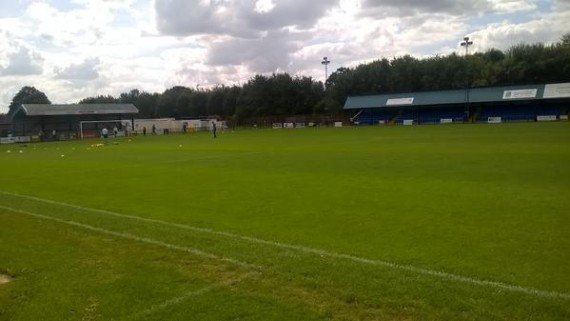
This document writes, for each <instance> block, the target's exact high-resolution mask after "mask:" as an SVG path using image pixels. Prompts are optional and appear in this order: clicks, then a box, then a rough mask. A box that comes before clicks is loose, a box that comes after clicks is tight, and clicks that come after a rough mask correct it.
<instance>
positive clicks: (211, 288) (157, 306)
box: [127, 273, 254, 320]
mask: <svg viewBox="0 0 570 321" xmlns="http://www.w3.org/2000/svg"><path fill="white" fill-rule="evenodd" d="M253 274H254V273H246V274H244V275H242V276H240V277H238V278H236V279H231V280H227V281H224V282H219V283H216V284H212V285H210V286H207V287H204V288H201V289H198V290H194V291H190V292H187V293H185V294H183V295H181V296H179V297H176V298H172V299H170V300H166V301H164V302H162V303H159V304H155V305H152V306H151V307H150V308H148V309H146V310H143V311H140V312H137V313H135V314H133V315H131V316H130V317H128V318H127V320H136V319H139V318H142V317H148V316H150V315H152V314H155V313H157V312H159V311H162V310H164V309H166V308H169V307H171V306H174V305H178V304H180V303H182V302H183V301H186V300H188V299H190V298H193V297H198V296H200V295H203V294H206V293H208V292H211V291H214V290H217V289H220V288H224V287H227V286H231V285H234V284H236V283H240V282H241V281H243V280H245V279H247V278H250V277H252V276H253Z"/></svg>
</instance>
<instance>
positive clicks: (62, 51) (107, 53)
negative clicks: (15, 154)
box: [0, 0, 570, 113]
mask: <svg viewBox="0 0 570 321" xmlns="http://www.w3.org/2000/svg"><path fill="white" fill-rule="evenodd" d="M568 21H570V0H551V1H544V0H471V1H461V0H0V113H2V112H6V111H7V110H8V104H9V103H10V101H11V100H12V98H13V97H14V95H15V94H16V93H17V92H18V90H19V89H20V88H21V87H23V86H35V87H36V88H38V89H40V90H41V91H43V92H45V93H46V94H47V96H48V97H49V99H50V100H51V101H52V102H53V103H73V102H77V101H78V100H79V99H81V98H85V97H89V96H95V95H100V94H102V95H117V94H119V93H121V92H125V91H129V90H130V89H134V88H138V89H141V90H145V91H149V92H162V91H164V90H165V89H167V88H170V87H172V86H174V85H183V86H187V87H194V88H196V87H200V88H207V87H212V86H216V85H217V84H225V85H231V84H243V83H244V82H246V81H247V80H248V79H249V78H250V77H251V76H252V75H255V74H256V73H261V74H270V73H273V72H288V73H290V74H293V75H306V76H312V77H314V78H316V79H318V80H323V79H324V77H325V73H324V68H323V66H322V65H321V63H320V62H321V60H322V58H323V57H325V56H326V57H328V58H329V60H330V61H331V64H330V65H329V73H330V72H332V71H334V70H335V69H336V68H339V67H342V66H355V65H358V64H359V63H363V62H368V61H372V60H374V59H377V58H381V57H387V58H392V57H395V56H400V55H404V54H411V55H414V56H416V57H426V56H433V55H442V54H449V53H451V52H454V51H456V52H458V53H461V54H463V53H464V51H463V50H464V49H463V48H461V47H460V46H459V42H460V41H461V39H462V38H463V37H464V36H470V37H471V38H472V40H473V41H474V45H473V47H472V48H471V50H473V51H485V50H487V49H489V48H499V49H506V48H508V47H509V46H511V45H513V44H517V43H520V42H528V43H535V42H545V43H552V42H556V41H558V40H559V39H560V37H561V36H562V35H563V34H564V33H567V32H570V28H568V27H569V26H570V24H569V23H568Z"/></svg>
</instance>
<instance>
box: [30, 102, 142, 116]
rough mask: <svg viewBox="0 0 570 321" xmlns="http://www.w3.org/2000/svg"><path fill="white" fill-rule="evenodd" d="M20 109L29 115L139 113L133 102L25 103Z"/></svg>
mask: <svg viewBox="0 0 570 321" xmlns="http://www.w3.org/2000/svg"><path fill="white" fill-rule="evenodd" d="M20 109H21V110H22V111H23V112H24V113H25V114H26V115H27V116H61V115H92V114H99V115H108V114H137V113H138V112H139V110H138V109H137V107H135V105H133V104H69V105H55V104H54V105H49V104H23V105H22V106H21V107H20Z"/></svg>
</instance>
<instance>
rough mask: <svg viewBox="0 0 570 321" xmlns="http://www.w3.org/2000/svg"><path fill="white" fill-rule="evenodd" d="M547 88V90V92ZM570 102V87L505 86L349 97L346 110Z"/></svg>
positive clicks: (566, 84) (560, 85) (552, 85)
mask: <svg viewBox="0 0 570 321" xmlns="http://www.w3.org/2000/svg"><path fill="white" fill-rule="evenodd" d="M545 88H546V90H545ZM551 98H570V83H560V84H546V85H545V84H540V85H527V86H505V87H488V88H471V89H469V90H466V89H457V90H441V91H423V92H410V93H400V94H385V95H372V96H351V97H348V98H347V100H346V102H345V104H344V109H359V108H382V107H384V108H386V107H405V106H439V105H446V104H464V103H466V102H467V100H469V102H470V103H481V102H501V101H513V100H535V99H551Z"/></svg>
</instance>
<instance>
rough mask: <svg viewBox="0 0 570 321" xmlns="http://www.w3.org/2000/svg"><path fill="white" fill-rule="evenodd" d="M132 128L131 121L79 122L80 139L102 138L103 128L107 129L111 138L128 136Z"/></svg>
mask: <svg viewBox="0 0 570 321" xmlns="http://www.w3.org/2000/svg"><path fill="white" fill-rule="evenodd" d="M130 126H131V121H130V120H124V119H116V120H86V121H81V122H79V133H80V136H79V137H80V138H81V139H85V138H97V137H101V132H102V130H103V128H107V131H108V135H109V137H114V136H117V137H121V136H127V135H128V132H129V129H130Z"/></svg>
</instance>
